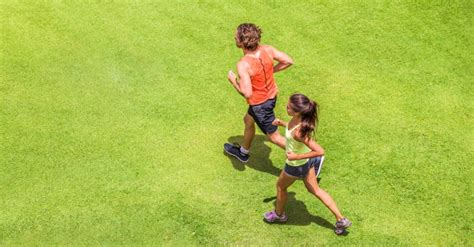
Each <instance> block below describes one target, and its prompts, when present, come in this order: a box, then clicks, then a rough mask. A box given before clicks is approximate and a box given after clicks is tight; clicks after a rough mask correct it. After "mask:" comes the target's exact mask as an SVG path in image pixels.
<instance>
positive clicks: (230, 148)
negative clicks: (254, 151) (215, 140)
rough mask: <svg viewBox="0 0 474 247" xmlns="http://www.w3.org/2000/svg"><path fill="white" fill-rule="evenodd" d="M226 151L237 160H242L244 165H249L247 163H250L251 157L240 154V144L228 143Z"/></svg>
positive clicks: (225, 146)
mask: <svg viewBox="0 0 474 247" xmlns="http://www.w3.org/2000/svg"><path fill="white" fill-rule="evenodd" d="M224 151H225V152H226V153H227V154H229V155H232V156H234V157H235V158H237V159H238V160H240V161H241V162H243V163H247V161H249V157H250V155H248V154H244V153H242V152H240V145H239V144H235V143H234V144H230V143H226V144H224Z"/></svg>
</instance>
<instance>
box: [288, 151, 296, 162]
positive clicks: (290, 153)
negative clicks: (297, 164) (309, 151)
mask: <svg viewBox="0 0 474 247" xmlns="http://www.w3.org/2000/svg"><path fill="white" fill-rule="evenodd" d="M286 158H287V159H288V160H299V157H298V154H295V153H293V152H291V151H288V152H287V153H286Z"/></svg>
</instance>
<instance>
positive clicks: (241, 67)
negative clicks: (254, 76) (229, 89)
mask: <svg viewBox="0 0 474 247" xmlns="http://www.w3.org/2000/svg"><path fill="white" fill-rule="evenodd" d="M237 73H238V74H239V77H240V80H238V79H237V76H236V75H235V74H234V72H232V70H230V71H229V73H228V76H227V78H228V79H229V81H230V83H232V85H233V86H234V88H235V90H237V92H238V93H240V95H242V96H244V97H245V98H247V99H248V98H250V97H251V96H252V83H251V81H250V75H249V73H248V64H247V63H245V62H239V63H238V64H237Z"/></svg>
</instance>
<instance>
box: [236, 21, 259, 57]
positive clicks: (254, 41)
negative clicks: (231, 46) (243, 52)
mask: <svg viewBox="0 0 474 247" xmlns="http://www.w3.org/2000/svg"><path fill="white" fill-rule="evenodd" d="M261 35H262V29H260V28H259V27H258V26H257V25H255V24H253V23H242V24H240V25H239V26H238V27H237V39H238V41H239V43H241V44H242V46H243V48H245V49H247V50H250V51H254V50H255V49H257V47H258V43H260V37H261Z"/></svg>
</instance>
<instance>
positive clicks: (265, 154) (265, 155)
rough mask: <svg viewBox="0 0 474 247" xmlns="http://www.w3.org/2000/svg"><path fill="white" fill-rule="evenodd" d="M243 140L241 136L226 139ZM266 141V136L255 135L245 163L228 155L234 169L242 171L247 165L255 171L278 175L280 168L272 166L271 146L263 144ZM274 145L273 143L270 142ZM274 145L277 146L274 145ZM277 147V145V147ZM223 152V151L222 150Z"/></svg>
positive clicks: (230, 141) (237, 141)
mask: <svg viewBox="0 0 474 247" xmlns="http://www.w3.org/2000/svg"><path fill="white" fill-rule="evenodd" d="M243 140H244V137H243V136H241V135H240V136H231V137H229V139H228V142H229V143H242V142H243ZM265 141H267V136H264V135H255V138H254V139H253V142H252V148H251V151H250V159H249V161H248V162H247V163H245V164H244V163H242V162H240V161H239V160H237V159H236V158H234V157H231V156H229V155H227V154H226V156H227V157H229V159H230V161H231V162H232V166H233V167H234V169H236V170H238V171H244V170H245V167H246V166H248V167H250V168H252V169H255V170H257V171H261V172H266V173H269V174H272V175H273V176H276V177H278V176H280V172H281V169H279V168H277V167H275V166H273V162H272V161H271V160H270V158H269V157H270V153H271V151H272V150H271V148H270V147H269V146H267V145H266V144H265ZM271 145H274V144H271ZM275 147H277V146H276V145H275ZM277 148H278V147H277ZM224 154H225V152H224Z"/></svg>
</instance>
